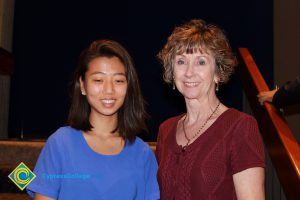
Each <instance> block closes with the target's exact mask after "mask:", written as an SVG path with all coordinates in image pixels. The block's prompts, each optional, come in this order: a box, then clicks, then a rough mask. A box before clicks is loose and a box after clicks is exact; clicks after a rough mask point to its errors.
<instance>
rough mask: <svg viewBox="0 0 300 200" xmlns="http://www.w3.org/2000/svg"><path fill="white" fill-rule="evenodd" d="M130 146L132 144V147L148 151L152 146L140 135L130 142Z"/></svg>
mask: <svg viewBox="0 0 300 200" xmlns="http://www.w3.org/2000/svg"><path fill="white" fill-rule="evenodd" d="M129 146H131V147H132V148H134V149H136V150H138V151H142V152H147V151H149V150H151V149H150V146H149V145H148V144H147V143H146V142H144V141H143V140H142V139H141V138H140V137H137V136H136V138H135V140H134V141H133V142H132V143H130V144H129Z"/></svg>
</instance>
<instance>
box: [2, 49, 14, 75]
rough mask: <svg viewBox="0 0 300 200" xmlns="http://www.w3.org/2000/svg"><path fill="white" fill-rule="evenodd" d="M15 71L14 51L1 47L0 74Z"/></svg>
mask: <svg viewBox="0 0 300 200" xmlns="http://www.w3.org/2000/svg"><path fill="white" fill-rule="evenodd" d="M13 71H14V58H13V55H12V53H10V52H8V51H7V50H5V49H3V48H1V47H0V74H2V75H12V74H13Z"/></svg>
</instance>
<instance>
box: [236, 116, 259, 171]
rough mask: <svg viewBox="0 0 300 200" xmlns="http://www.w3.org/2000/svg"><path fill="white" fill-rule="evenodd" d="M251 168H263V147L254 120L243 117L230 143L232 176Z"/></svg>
mask: <svg viewBox="0 0 300 200" xmlns="http://www.w3.org/2000/svg"><path fill="white" fill-rule="evenodd" d="M253 167H265V153H264V145H263V142H262V139H261V136H260V133H259V130H258V126H257V122H256V120H255V119H254V118H253V117H251V116H248V115H245V116H243V118H242V119H241V120H240V122H239V123H238V125H237V126H236V128H235V129H234V130H233V137H232V142H231V169H232V174H235V173H238V172H241V171H243V170H246V169H248V168H253Z"/></svg>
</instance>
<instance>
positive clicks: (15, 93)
mask: <svg viewBox="0 0 300 200" xmlns="http://www.w3.org/2000/svg"><path fill="white" fill-rule="evenodd" d="M192 18H202V19H205V20H206V21H207V22H212V23H215V24H218V25H219V26H221V27H222V28H223V29H224V30H225V31H226V33H227V36H228V37H229V40H230V41H231V44H232V47H233V49H234V51H236V49H237V47H247V48H249V50H250V52H251V53H252V54H253V56H254V59H255V60H256V62H257V64H258V66H260V67H261V70H262V73H263V76H264V77H265V78H266V80H267V82H268V84H269V85H272V81H271V80H273V43H272V42H273V1H272V0H265V1H261V0H253V1H247V3H245V2H244V1H240V0H231V1H230V0H228V1H224V0H219V1H216V0H214V1H213V0H211V1H201V0H198V1H191V0H186V1H178V0H172V1H170V0H165V1H137V0H134V1H133V0H132V1H120V2H117V1H100V0H99V1H87V0H86V1H82V3H78V2H76V1H74V2H73V1H69V2H68V1H60V2H59V3H57V2H55V1H50V0H44V1H35V2H33V1H30V2H29V1H21V0H16V2H15V24H14V41H13V53H14V55H15V59H16V71H15V74H14V75H13V77H12V85H11V105H10V120H9V137H12V138H15V137H20V134H21V132H23V134H24V137H25V138H46V137H48V136H49V135H50V134H51V133H53V131H55V130H56V129H57V128H58V127H59V126H63V125H64V123H65V121H66V117H67V112H68V108H69V95H68V89H69V88H68V87H69V86H68V85H69V82H70V78H71V74H72V71H73V69H74V66H75V65H76V62H77V58H78V55H79V53H80V52H81V50H82V49H83V48H85V47H86V46H87V45H88V44H89V43H90V42H91V41H93V40H95V39H102V38H109V39H113V40H116V41H118V42H120V43H121V44H123V45H124V46H125V47H126V48H127V50H128V51H129V53H130V54H131V55H132V57H133V59H134V61H135V64H136V68H137V71H138V74H139V77H140V82H141V87H142V91H143V95H144V97H145V99H146V101H147V110H148V113H149V114H150V116H151V118H150V119H149V121H148V125H149V128H150V134H149V135H146V134H143V135H142V137H143V138H144V139H145V140H155V138H156V133H157V129H158V125H159V123H161V122H162V121H163V120H165V119H166V118H168V117H170V116H173V115H176V114H179V113H181V112H184V110H185V108H184V103H183V100H182V98H181V97H180V95H179V94H178V93H177V92H174V91H172V89H171V88H170V87H169V86H167V85H166V84H164V83H163V81H162V78H161V74H162V67H161V65H160V64H159V62H158V61H157V59H156V54H157V53H158V51H159V50H160V49H161V48H162V47H163V45H164V44H165V42H166V40H167V37H168V36H169V35H170V33H171V32H172V30H173V28H174V26H176V25H180V24H182V23H183V22H186V21H188V20H190V19H192ZM219 96H220V98H221V99H222V101H223V102H224V103H225V104H226V105H228V106H230V107H235V108H237V109H240V110H241V108H242V90H241V86H240V84H239V82H238V80H237V78H236V77H235V76H233V77H232V80H231V82H230V83H229V85H227V86H225V87H223V88H222V90H221V92H220V94H219Z"/></svg>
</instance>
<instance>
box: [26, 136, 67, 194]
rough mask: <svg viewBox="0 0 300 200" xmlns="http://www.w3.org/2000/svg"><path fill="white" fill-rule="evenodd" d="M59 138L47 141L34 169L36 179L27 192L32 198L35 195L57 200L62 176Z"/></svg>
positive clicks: (54, 137)
mask: <svg viewBox="0 0 300 200" xmlns="http://www.w3.org/2000/svg"><path fill="white" fill-rule="evenodd" d="M58 141H59V138H57V132H56V134H53V135H52V136H50V137H49V139H48V140H47V142H46V144H45V146H44V148H43V150H42V151H41V154H40V156H39V159H38V161H37V163H36V166H35V168H34V173H35V175H36V178H35V179H34V180H33V181H32V182H31V183H30V184H29V185H28V186H27V192H28V194H29V195H30V196H31V197H34V194H35V193H39V194H41V195H44V196H47V197H50V198H54V199H57V198H58V193H59V188H60V180H61V179H59V178H58V177H59V175H60V174H61V163H62V162H61V161H62V158H61V153H62V145H59V144H58Z"/></svg>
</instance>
